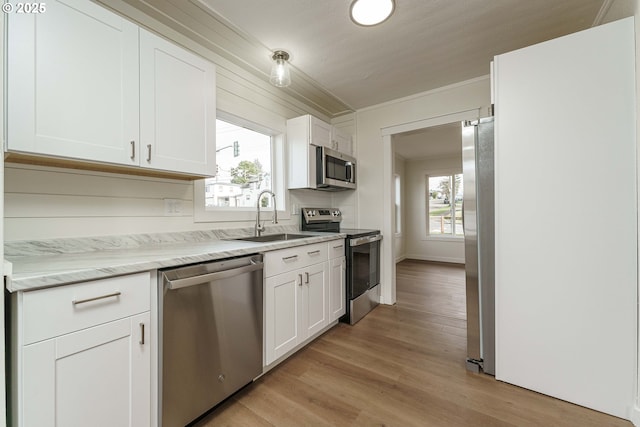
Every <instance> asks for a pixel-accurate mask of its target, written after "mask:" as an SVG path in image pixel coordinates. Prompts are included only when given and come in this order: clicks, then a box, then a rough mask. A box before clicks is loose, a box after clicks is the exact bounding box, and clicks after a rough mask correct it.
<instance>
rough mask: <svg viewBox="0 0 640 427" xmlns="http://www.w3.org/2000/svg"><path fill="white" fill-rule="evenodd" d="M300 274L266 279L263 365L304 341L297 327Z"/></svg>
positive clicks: (298, 271) (293, 272)
mask: <svg viewBox="0 0 640 427" xmlns="http://www.w3.org/2000/svg"><path fill="white" fill-rule="evenodd" d="M301 271H302V270H297V271H291V272H288V273H283V274H279V275H277V276H273V277H267V279H266V281H265V296H264V298H265V310H264V312H265V365H269V364H270V363H272V362H273V361H275V360H276V359H277V358H279V357H280V356H282V355H284V354H285V353H287V352H288V351H289V350H292V349H293V348H295V346H296V345H297V344H298V343H299V342H301V341H302V340H303V339H304V338H303V337H302V338H301V337H300V332H301V329H302V328H300V327H299V310H300V308H299V303H298V301H299V299H300V293H301V289H302V288H301V285H302V273H301Z"/></svg>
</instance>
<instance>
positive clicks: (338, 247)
mask: <svg viewBox="0 0 640 427" xmlns="http://www.w3.org/2000/svg"><path fill="white" fill-rule="evenodd" d="M340 248H344V245H338V246H334V247H333V249H340Z"/></svg>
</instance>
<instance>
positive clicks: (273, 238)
mask: <svg viewBox="0 0 640 427" xmlns="http://www.w3.org/2000/svg"><path fill="white" fill-rule="evenodd" d="M305 237H311V236H308V235H305V234H291V233H279V234H265V235H263V236H249V237H240V238H235V239H230V240H244V241H247V242H277V241H280V240H295V239H304V238H305Z"/></svg>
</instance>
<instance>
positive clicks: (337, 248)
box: [327, 240, 345, 259]
mask: <svg viewBox="0 0 640 427" xmlns="http://www.w3.org/2000/svg"><path fill="white" fill-rule="evenodd" d="M327 245H328V248H327V249H328V251H329V259H334V258H340V257H343V256H344V247H345V246H344V240H332V241H331V242H329V243H328V244H327Z"/></svg>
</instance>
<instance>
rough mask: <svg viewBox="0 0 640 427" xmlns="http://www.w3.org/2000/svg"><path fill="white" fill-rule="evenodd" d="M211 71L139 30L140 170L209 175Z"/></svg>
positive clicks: (211, 168)
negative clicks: (148, 168) (149, 168)
mask: <svg viewBox="0 0 640 427" xmlns="http://www.w3.org/2000/svg"><path fill="white" fill-rule="evenodd" d="M215 72H216V70H215V67H214V65H213V64H212V63H211V62H209V61H207V60H205V59H204V58H201V57H199V56H197V55H194V54H192V53H191V52H189V51H186V50H184V49H182V48H180V47H178V46H176V45H174V44H172V43H170V42H168V41H166V40H164V39H162V38H160V37H158V36H156V35H154V34H151V33H149V32H148V31H145V30H142V29H141V30H140V141H141V147H142V151H143V152H142V153H141V157H142V159H141V161H140V165H141V166H144V167H151V168H154V169H164V170H174V171H180V172H190V173H195V174H199V175H211V176H213V175H215V168H216V167H215V163H216V162H215V147H216V141H215V138H216V98H215Z"/></svg>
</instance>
